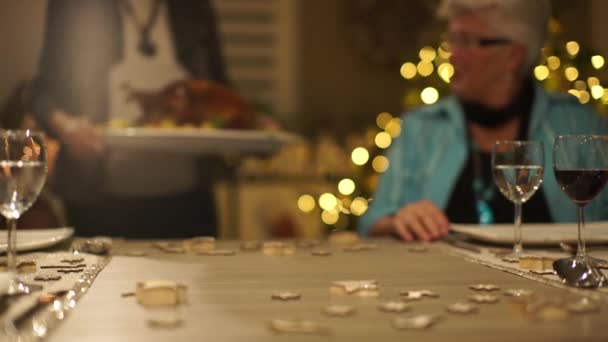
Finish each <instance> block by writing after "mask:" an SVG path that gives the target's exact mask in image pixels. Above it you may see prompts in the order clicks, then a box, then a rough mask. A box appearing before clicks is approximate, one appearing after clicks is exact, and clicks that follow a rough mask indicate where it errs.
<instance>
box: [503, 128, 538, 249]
mask: <svg viewBox="0 0 608 342" xmlns="http://www.w3.org/2000/svg"><path fill="white" fill-rule="evenodd" d="M544 165H545V152H544V147H543V143H542V142H541V141H514V140H501V141H497V142H496V143H495V144H494V148H493V149H492V170H493V175H494V183H495V184H496V186H497V187H498V189H499V190H500V192H501V193H502V194H503V195H504V196H505V197H506V198H507V199H508V200H509V201H511V202H513V204H514V205H515V220H514V221H515V229H514V239H513V240H514V241H513V251H512V252H511V253H509V254H507V255H505V259H506V260H518V259H519V258H520V257H521V256H522V254H523V243H522V232H521V210H522V208H521V207H522V204H523V203H526V202H527V201H528V200H529V199H530V198H531V197H532V195H534V194H535V193H536V191H537V190H538V189H539V188H540V185H541V183H542V181H543V174H544V170H545V166H544Z"/></svg>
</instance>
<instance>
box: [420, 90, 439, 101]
mask: <svg viewBox="0 0 608 342" xmlns="http://www.w3.org/2000/svg"><path fill="white" fill-rule="evenodd" d="M420 99H422V102H424V103H426V104H433V103H435V102H437V100H439V92H438V91H437V89H435V88H433V87H426V88H424V89H423V90H422V92H421V93H420Z"/></svg>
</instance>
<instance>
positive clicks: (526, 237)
mask: <svg viewBox="0 0 608 342" xmlns="http://www.w3.org/2000/svg"><path fill="white" fill-rule="evenodd" d="M585 226H586V229H585V232H584V234H585V240H586V241H587V243H588V244H608V222H588V223H587V224H586V225H585ZM451 229H452V230H453V231H455V232H458V233H462V234H464V235H467V236H469V237H471V238H473V239H475V240H479V241H484V242H491V243H496V244H505V245H511V244H513V224H494V225H488V226H479V225H464V224H461V225H459V224H453V225H452V227H451ZM522 238H523V243H524V245H526V244H527V245H558V244H559V243H560V242H566V243H572V244H576V242H577V224H576V223H555V224H524V225H523V226H522Z"/></svg>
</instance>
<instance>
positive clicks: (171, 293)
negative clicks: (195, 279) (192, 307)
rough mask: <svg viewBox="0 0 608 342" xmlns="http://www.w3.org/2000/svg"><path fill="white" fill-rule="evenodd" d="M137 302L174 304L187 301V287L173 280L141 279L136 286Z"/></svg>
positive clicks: (149, 304)
mask: <svg viewBox="0 0 608 342" xmlns="http://www.w3.org/2000/svg"><path fill="white" fill-rule="evenodd" d="M135 296H136V297H137V302H138V303H139V304H141V305H144V306H149V307H154V306H172V305H178V304H182V303H185V302H186V301H187V287H186V286H185V285H181V284H178V283H176V282H174V281H171V280H148V281H140V282H138V283H137V286H136V288H135Z"/></svg>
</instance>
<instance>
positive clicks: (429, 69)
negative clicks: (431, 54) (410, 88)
mask: <svg viewBox="0 0 608 342" xmlns="http://www.w3.org/2000/svg"><path fill="white" fill-rule="evenodd" d="M416 70H418V73H419V74H420V76H422V77H427V76H430V75H431V74H432V73H433V71H434V70H435V67H434V66H433V63H431V62H427V61H421V62H420V63H418V66H417V67H416Z"/></svg>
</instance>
